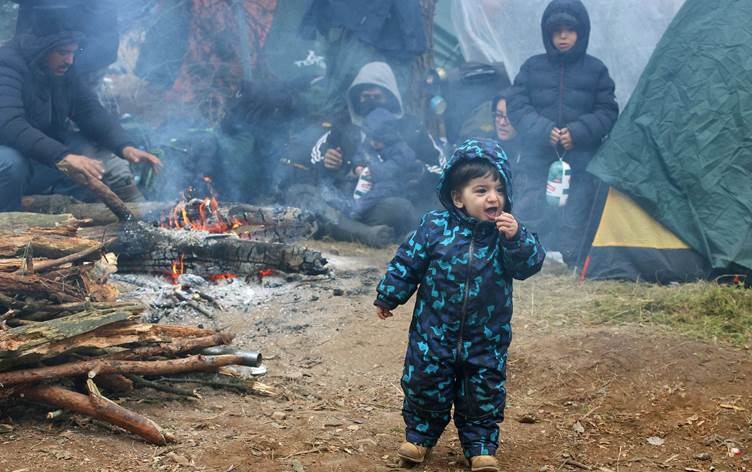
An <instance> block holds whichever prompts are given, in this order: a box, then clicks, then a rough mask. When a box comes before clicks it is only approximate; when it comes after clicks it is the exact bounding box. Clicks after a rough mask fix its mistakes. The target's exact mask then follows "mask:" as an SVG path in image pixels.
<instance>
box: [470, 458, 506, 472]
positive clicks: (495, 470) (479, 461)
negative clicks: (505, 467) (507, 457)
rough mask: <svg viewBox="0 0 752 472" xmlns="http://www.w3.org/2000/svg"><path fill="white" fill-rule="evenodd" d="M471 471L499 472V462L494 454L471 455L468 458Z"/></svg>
mask: <svg viewBox="0 0 752 472" xmlns="http://www.w3.org/2000/svg"><path fill="white" fill-rule="evenodd" d="M470 470H471V471H472V472H499V462H498V461H497V460H496V458H495V457H494V456H473V457H471V458H470Z"/></svg>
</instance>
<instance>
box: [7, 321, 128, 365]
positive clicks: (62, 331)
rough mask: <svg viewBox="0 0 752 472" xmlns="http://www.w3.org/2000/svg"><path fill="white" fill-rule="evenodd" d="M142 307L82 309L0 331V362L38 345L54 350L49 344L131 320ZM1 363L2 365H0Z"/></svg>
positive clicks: (10, 361) (9, 361)
mask: <svg viewBox="0 0 752 472" xmlns="http://www.w3.org/2000/svg"><path fill="white" fill-rule="evenodd" d="M142 310H143V308H139V309H137V310H121V309H117V310H111V311H104V312H99V311H86V312H82V313H78V314H75V315H71V316H66V317H65V318H60V319H54V320H50V321H45V322H42V323H35V324H33V325H31V326H22V327H19V328H13V329H11V330H9V331H5V332H2V333H0V360H2V361H0V362H2V363H6V362H7V363H12V362H13V360H14V359H17V358H19V357H21V356H23V355H24V354H25V353H26V352H31V351H32V350H34V349H36V348H40V346H43V345H45V346H47V347H46V348H45V349H53V350H54V349H58V348H57V347H55V346H56V345H55V344H53V343H56V342H59V341H62V340H65V339H70V338H75V337H76V336H78V335H81V334H84V333H88V332H91V331H95V330H96V329H97V328H101V327H103V326H106V325H110V324H113V323H117V322H122V321H130V320H135V319H136V318H138V317H139V315H140V312H141V311H142ZM0 365H2V364H0Z"/></svg>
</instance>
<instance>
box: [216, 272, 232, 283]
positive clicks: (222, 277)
mask: <svg viewBox="0 0 752 472" xmlns="http://www.w3.org/2000/svg"><path fill="white" fill-rule="evenodd" d="M236 277H237V275H235V274H233V273H231V272H225V273H223V274H213V275H210V276H209V280H211V281H212V282H219V281H220V280H228V279H234V278H236Z"/></svg>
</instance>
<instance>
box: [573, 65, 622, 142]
mask: <svg viewBox="0 0 752 472" xmlns="http://www.w3.org/2000/svg"><path fill="white" fill-rule="evenodd" d="M614 89H615V85H614V81H613V80H612V79H611V76H609V74H608V68H607V67H606V66H603V70H602V71H601V74H600V76H599V77H598V86H597V88H596V90H595V103H594V105H593V111H592V112H591V113H586V114H584V115H580V117H579V118H577V120H576V121H573V122H571V123H567V129H569V132H570V133H571V134H572V141H573V142H574V145H575V147H580V146H588V147H597V146H599V145H600V144H601V141H602V140H603V138H604V137H606V135H607V134H608V133H609V132H610V131H611V128H613V126H614V123H616V119H617V118H618V117H619V104H617V103H616V95H615V94H614Z"/></svg>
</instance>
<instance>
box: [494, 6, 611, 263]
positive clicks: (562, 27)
mask: <svg viewBox="0 0 752 472" xmlns="http://www.w3.org/2000/svg"><path fill="white" fill-rule="evenodd" d="M541 29H542V33H543V43H544V45H545V48H546V53H545V54H539V55H536V56H533V57H531V58H529V59H528V60H527V61H525V63H524V64H523V65H522V67H521V68H520V72H519V73H518V74H517V77H516V78H515V80H514V85H513V87H512V90H511V92H510V94H509V96H508V100H507V107H508V112H509V116H510V118H511V119H512V121H511V122H512V123H514V126H515V128H516V129H517V131H519V133H520V134H521V135H522V138H523V139H524V142H525V149H526V156H525V159H526V160H528V161H530V166H531V168H532V167H535V168H536V169H539V172H536V173H535V180H536V181H534V182H531V186H533V187H537V186H538V185H540V188H545V186H546V179H547V171H544V170H543V169H547V168H548V166H549V165H550V164H551V163H552V162H554V161H555V160H557V159H559V158H560V157H561V158H563V159H564V160H565V161H566V162H568V163H569V164H570V165H571V182H570V189H569V197H568V201H567V203H566V205H565V206H564V207H563V208H562V209H559V208H554V207H550V209H547V211H548V212H549V213H550V215H549V216H548V217H546V218H545V220H546V221H547V222H548V223H547V227H546V228H541V227H535V226H531V228H532V229H533V230H535V231H538V232H539V233H540V234H541V238H542V239H543V241H544V242H545V243H546V246H547V247H548V248H549V249H553V250H557V251H559V252H561V253H562V255H563V256H564V260H565V261H566V262H567V263H568V264H570V265H574V264H576V262H577V259H578V257H579V256H578V253H579V252H580V250H581V249H582V246H584V242H583V240H582V234H583V232H584V231H585V232H586V231H587V229H588V219H589V217H590V214H591V213H592V212H591V210H592V207H593V205H594V204H595V200H596V193H597V181H596V180H595V177H593V176H591V175H590V174H588V172H587V171H586V170H585V169H586V167H587V165H588V163H589V162H590V161H591V160H592V158H593V155H594V154H595V152H596V150H597V149H598V147H599V146H600V145H601V142H602V141H603V139H604V138H605V137H606V135H607V134H608V133H609V131H610V130H611V128H612V127H613V125H614V123H615V122H616V118H617V117H618V114H619V106H618V105H617V103H616V99H615V96H614V81H613V80H611V77H610V76H609V73H608V68H607V67H606V66H605V65H604V64H603V62H601V61H600V60H598V59H596V58H595V57H593V56H590V55H588V54H587V48H588V43H589V37H590V18H589V16H588V12H587V10H586V9H585V6H584V5H583V4H582V2H581V1H580V0H553V1H552V2H551V3H549V5H548V6H547V7H546V10H545V11H544V13H543V18H542V20H541ZM533 161H540V164H538V163H536V164H532V162H533Z"/></svg>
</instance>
